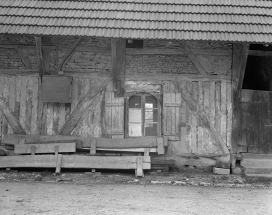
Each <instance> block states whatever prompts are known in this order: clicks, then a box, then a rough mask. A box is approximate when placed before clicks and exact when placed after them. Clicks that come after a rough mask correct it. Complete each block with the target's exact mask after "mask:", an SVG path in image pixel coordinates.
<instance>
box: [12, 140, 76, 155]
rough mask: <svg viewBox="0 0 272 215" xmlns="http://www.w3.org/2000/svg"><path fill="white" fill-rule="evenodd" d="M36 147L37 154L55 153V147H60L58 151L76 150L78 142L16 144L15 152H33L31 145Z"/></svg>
mask: <svg viewBox="0 0 272 215" xmlns="http://www.w3.org/2000/svg"><path fill="white" fill-rule="evenodd" d="M33 146H34V147H35V148H36V150H35V153H36V154H46V153H55V147H56V146H57V147H58V152H59V153H61V152H76V143H48V144H45V143H40V144H39V143H38V144H15V145H14V153H15V154H31V147H33Z"/></svg>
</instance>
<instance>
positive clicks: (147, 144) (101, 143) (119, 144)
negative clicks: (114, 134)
mask: <svg viewBox="0 0 272 215" xmlns="http://www.w3.org/2000/svg"><path fill="white" fill-rule="evenodd" d="M96 141H97V143H96V147H98V148H115V149H118V148H152V147H156V148H157V146H158V144H157V137H141V138H127V139H117V138H114V139H110V138H98V139H97V140H96Z"/></svg>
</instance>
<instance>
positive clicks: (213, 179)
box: [0, 168, 272, 188]
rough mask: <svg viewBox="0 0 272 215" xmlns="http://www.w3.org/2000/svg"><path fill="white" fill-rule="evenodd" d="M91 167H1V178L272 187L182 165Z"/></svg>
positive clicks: (267, 182)
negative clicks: (141, 172)
mask: <svg viewBox="0 0 272 215" xmlns="http://www.w3.org/2000/svg"><path fill="white" fill-rule="evenodd" d="M86 171H90V170H86V169H85V170H76V171H75V170H62V173H61V174H59V175H56V174H55V173H54V169H16V170H15V169H12V170H10V171H6V170H4V169H2V170H0V182H4V181H5V182H43V183H58V184H60V183H70V184H83V185H88V184H142V185H149V184H165V185H169V186H170V185H173V186H205V187H208V186H213V187H239V188H241V187H257V188H269V187H272V179H271V178H270V179H269V178H254V177H245V176H243V175H234V174H230V175H215V174H213V173H212V169H209V168H207V169H190V168H182V169H176V170H172V171H170V172H169V173H168V174H167V175H165V174H164V173H163V172H161V171H160V170H157V171H155V170H153V171H145V177H138V178H136V177H135V175H134V171H120V170H112V171H107V170H97V172H98V173H99V172H100V173H101V174H100V175H97V174H96V175H93V174H92V173H91V172H86Z"/></svg>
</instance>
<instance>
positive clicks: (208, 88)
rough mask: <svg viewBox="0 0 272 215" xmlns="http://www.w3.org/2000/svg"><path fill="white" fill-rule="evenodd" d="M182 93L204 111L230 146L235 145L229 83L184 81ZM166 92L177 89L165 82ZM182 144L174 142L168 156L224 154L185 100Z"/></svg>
mask: <svg viewBox="0 0 272 215" xmlns="http://www.w3.org/2000/svg"><path fill="white" fill-rule="evenodd" d="M179 84H180V85H181V87H182V89H186V90H187V91H188V92H189V93H190V94H191V96H192V97H193V98H194V99H195V100H196V101H198V103H199V105H200V106H202V107H204V110H205V112H206V113H207V115H208V117H209V119H210V120H211V122H212V125H213V126H214V128H215V129H216V130H217V132H218V133H219V134H220V136H221V138H222V139H223V141H224V142H225V143H226V145H227V146H230V141H231V123H232V120H231V117H232V110H231V83H230V82H226V81H218V82H213V81H181V82H179ZM163 91H164V93H165V92H174V91H175V87H174V85H173V84H172V83H171V82H170V81H167V82H164V87H163ZM178 115H179V117H180V131H179V133H180V138H179V139H180V140H170V141H169V147H168V153H169V154H180V153H198V154H207V153H220V150H219V149H218V148H215V147H214V145H213V144H212V139H211V137H210V134H209V132H208V130H207V129H206V128H205V127H204V126H203V125H202V124H201V121H200V120H198V119H197V117H196V116H195V114H194V113H192V111H191V110H190V108H189V107H188V105H187V104H186V103H185V101H184V100H183V99H182V98H181V108H180V113H179V114H178Z"/></svg>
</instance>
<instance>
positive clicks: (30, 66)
mask: <svg viewBox="0 0 272 215" xmlns="http://www.w3.org/2000/svg"><path fill="white" fill-rule="evenodd" d="M8 38H9V40H10V42H12V43H13V44H16V43H17V42H16V40H15V39H14V38H13V37H12V36H9V37H8ZM13 47H14V49H15V50H16V52H17V54H18V55H19V56H20V58H21V60H22V61H23V64H24V65H25V67H26V69H27V70H32V64H31V63H30V61H29V60H28V58H27V56H26V55H25V54H24V53H23V50H22V49H21V48H20V47H18V46H16V45H13Z"/></svg>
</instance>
